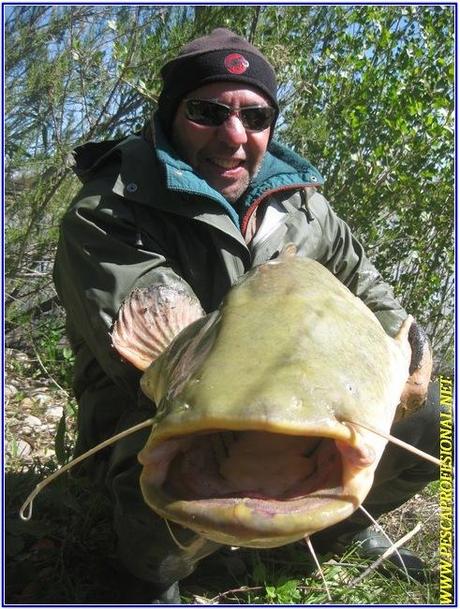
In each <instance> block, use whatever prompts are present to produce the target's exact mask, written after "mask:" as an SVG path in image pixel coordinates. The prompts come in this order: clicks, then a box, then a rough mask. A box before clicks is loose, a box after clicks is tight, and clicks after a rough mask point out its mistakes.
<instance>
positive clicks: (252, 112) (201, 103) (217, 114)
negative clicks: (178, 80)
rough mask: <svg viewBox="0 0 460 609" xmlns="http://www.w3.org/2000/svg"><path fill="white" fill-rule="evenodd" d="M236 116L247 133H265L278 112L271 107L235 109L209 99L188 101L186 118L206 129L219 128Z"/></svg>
mask: <svg viewBox="0 0 460 609" xmlns="http://www.w3.org/2000/svg"><path fill="white" fill-rule="evenodd" d="M232 114H236V116H238V118H239V119H240V121H241V122H242V124H243V127H244V128H245V129H246V130H247V131H264V130H265V129H268V127H270V126H271V124H272V123H273V119H274V118H275V115H276V110H275V109H274V108H272V107H271V106H245V107H243V108H239V109H235V108H232V107H231V106H226V105H225V104H220V103H218V102H214V101H209V100H207V99H188V100H187V101H186V102H185V116H186V117H187V118H188V120H189V121H192V122H194V123H197V124H198V125H205V126H206V127H219V125H222V123H224V122H225V121H226V120H227V119H228V118H229V117H230V116H231V115H232Z"/></svg>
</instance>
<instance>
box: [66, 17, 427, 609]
mask: <svg viewBox="0 0 460 609" xmlns="http://www.w3.org/2000/svg"><path fill="white" fill-rule="evenodd" d="M161 73H162V77H163V83H164V84H163V90H162V93H161V96H160V99H159V105H158V111H157V112H156V114H155V116H154V117H153V119H152V122H151V124H150V125H149V126H148V127H147V128H146V129H145V130H144V132H143V133H142V135H139V136H132V137H129V138H126V139H124V140H121V141H119V142H104V143H101V144H88V145H86V146H82V147H80V148H79V149H77V151H76V167H75V171H76V173H77V175H79V177H80V179H81V180H82V181H83V183H84V185H83V188H82V190H81V191H80V193H79V195H78V196H77V197H76V199H75V201H74V202H73V204H72V205H71V207H70V209H69V211H68V212H67V214H66V215H65V217H64V219H63V223H62V230H61V237H60V242H59V248H58V254H57V258H56V266H55V282H56V288H57V291H58V294H59V296H60V298H61V301H62V303H63V305H64V307H65V308H66V311H67V327H68V334H69V337H70V340H71V344H72V347H73V349H74V352H75V356H76V366H75V381H74V389H75V393H76V397H77V400H78V403H79V417H78V443H77V448H76V452H77V453H81V452H83V451H84V450H86V449H87V448H89V447H91V446H93V445H95V444H96V443H98V442H100V441H102V440H103V439H105V438H107V437H109V436H111V435H112V434H114V433H116V432H118V431H120V430H122V429H124V428H127V427H129V426H130V425H133V424H135V423H137V422H139V421H141V420H144V419H146V418H149V417H150V416H151V415H152V408H153V405H152V404H148V403H146V400H145V399H143V398H142V396H141V395H140V394H139V390H138V384H139V373H138V372H137V371H136V370H135V369H134V368H133V367H131V366H129V365H128V364H127V363H125V362H123V361H121V359H120V357H119V356H117V354H116V352H115V350H114V349H113V347H112V345H111V340H110V330H111V327H112V325H113V323H114V321H116V320H117V314H118V311H119V309H120V307H121V305H122V303H123V302H124V301H125V302H126V301H127V300H129V298H130V295H131V294H132V293H133V290H135V289H137V290H139V289H141V290H143V289H146V288H148V287H149V286H152V285H159V284H166V285H168V286H171V287H173V288H174V287H178V288H180V289H184V287H185V289H186V290H189V291H190V292H193V293H194V294H195V295H196V296H197V297H198V298H199V300H200V302H201V305H202V307H203V309H204V310H205V311H206V312H210V311H212V310H214V309H216V308H217V307H218V305H219V304H220V302H221V300H222V298H223V297H224V295H225V294H226V292H227V291H228V290H229V288H230V287H231V286H232V285H233V284H234V283H235V282H236V281H237V280H238V278H240V277H241V276H242V275H243V274H244V273H245V272H246V271H248V270H249V269H250V268H252V267H253V266H255V265H257V264H260V263H262V262H265V261H267V260H269V259H270V258H273V257H276V256H277V255H278V253H279V252H280V251H281V249H282V248H283V246H284V245H285V244H287V243H295V244H296V246H297V250H298V253H299V254H300V255H302V256H306V257H310V258H314V259H317V260H319V261H320V262H321V263H323V264H324V265H325V266H326V267H327V268H328V269H329V270H331V271H332V272H333V273H334V274H335V275H336V276H337V277H338V278H339V279H340V280H341V281H342V282H343V283H344V284H345V285H347V286H348V287H349V288H350V289H351V290H352V291H353V292H354V293H355V294H356V295H358V296H359V297H360V298H361V299H362V300H363V301H364V302H365V303H366V304H367V305H368V306H369V307H370V308H371V309H372V310H373V312H374V313H375V315H376V316H377V318H378V319H379V321H380V322H381V324H382V326H383V327H384V329H385V330H386V331H387V333H388V334H390V335H393V336H394V335H395V334H396V332H397V330H398V329H399V327H400V325H401V322H402V321H403V320H404V319H405V318H406V317H407V313H406V312H405V311H404V310H403V308H402V307H401V305H400V304H399V303H398V302H397V301H396V300H395V299H394V297H393V295H392V292H391V290H390V288H389V287H388V286H387V285H386V284H385V283H384V282H383V281H382V278H381V277H380V275H379V273H378V272H377V271H376V270H375V268H374V267H373V266H372V265H371V264H370V262H369V261H368V260H367V258H366V256H365V254H364V252H363V249H362V247H361V245H360V244H359V243H358V242H357V241H356V240H355V239H354V238H353V236H352V234H351V232H350V229H349V228H348V226H347V225H346V224H345V223H344V222H343V221H342V220H340V219H339V218H338V217H337V216H336V215H335V214H334V212H333V211H332V209H331V208H330V206H329V205H328V203H327V202H326V201H325V199H324V198H323V197H322V196H321V195H320V194H319V192H318V189H317V187H318V186H319V185H320V183H321V182H322V178H321V176H320V175H319V174H318V172H317V171H316V169H314V168H313V167H312V166H311V165H310V163H309V162H308V161H305V160H303V159H301V158H300V157H299V156H297V155H296V154H295V153H293V152H291V151H290V150H288V149H287V148H285V147H283V146H281V145H279V144H277V143H276V142H274V141H273V140H272V137H273V131H274V128H275V123H276V119H277V116H278V112H279V108H278V102H277V85H276V78H275V74H274V71H273V68H272V67H271V65H270V64H269V63H268V62H267V60H266V58H265V57H264V56H263V55H262V54H261V53H260V52H259V51H258V50H257V49H256V48H255V47H253V46H252V45H251V44H250V43H249V42H247V41H246V40H245V39H243V38H241V37H239V36H237V35H235V34H233V33H232V32H230V31H228V30H225V29H217V30H214V31H213V32H212V33H211V34H210V35H209V36H204V37H202V38H199V39H196V40H194V41H192V42H191V43H190V44H188V45H186V46H185V47H184V48H183V49H182V50H181V52H180V53H179V55H178V56H177V57H176V58H175V59H173V60H172V61H170V62H168V63H167V64H166V65H165V66H164V67H163V69H162V72H161ZM411 346H412V348H413V360H412V369H413V374H412V375H411V378H410V379H409V381H408V385H407V387H408V390H407V393H408V395H407V396H405V398H404V401H405V402H406V403H409V402H410V401H411V400H412V401H416V402H420V401H422V400H423V399H424V396H425V394H426V387H427V384H428V379H429V371H430V366H431V359H430V354H429V348H428V346H427V343H426V339H424V338H423V333H421V332H420V331H418V329H417V328H416V327H415V326H414V330H413V331H412V332H411ZM420 412H423V415H422V416H419V418H418V419H417V415H414V416H413V417H410V418H409V419H407V420H408V421H410V423H409V424H408V425H406V427H405V429H404V433H402V434H401V435H403V436H404V434H405V436H404V437H405V438H406V439H409V441H412V442H413V443H416V444H418V445H419V446H421V447H423V448H425V450H427V449H428V450H430V451H436V447H435V446H433V444H434V440H432V439H431V435H434V436H435V437H436V434H432V426H433V423H432V422H431V421H432V420H434V419H435V414H433V412H434V410H433V409H427V408H425V409H422V411H420ZM416 419H417V421H416ZM403 423H404V421H403ZM397 432H398V430H396V433H397ZM147 435H148V434H147V432H145V433H144V432H139V433H137V434H136V435H134V436H132V437H130V438H127V439H126V440H124V441H121V442H120V443H119V444H118V445H116V446H115V447H114V448H113V449H112V450H110V451H109V452H108V453H107V452H104V453H102V454H100V455H99V456H96V457H94V458H93V460H92V462H91V464H90V466H89V467H90V469H91V473H92V475H94V476H95V477H96V476H99V479H100V480H101V481H103V482H104V484H105V485H106V487H107V489H108V491H109V493H110V495H111V497H112V498H113V502H114V514H115V516H114V522H115V529H116V531H117V535H118V540H119V554H120V558H121V560H122V562H123V563H124V564H125V566H126V567H127V568H128V570H129V571H130V572H131V573H132V574H133V575H135V576H136V577H137V578H139V581H140V582H146V586H145V588H146V591H145V594H146V596H148V595H150V598H151V599H153V598H156V599H157V601H156V602H163V603H166V602H174V601H175V602H179V596H178V588H177V584H176V582H177V580H178V579H181V578H183V577H185V576H187V575H188V574H190V573H191V572H192V571H193V569H194V567H195V565H196V562H197V561H198V560H199V559H200V558H202V557H204V556H206V555H207V554H209V553H211V552H213V551H215V550H216V549H217V548H218V545H217V544H214V543H212V542H206V541H204V540H202V539H200V538H199V537H198V536H197V535H195V534H194V533H192V532H191V531H188V530H186V529H183V528H181V527H174V532H175V535H176V537H177V538H178V539H179V541H180V543H181V545H183V546H185V547H187V548H188V549H187V550H185V549H181V548H179V547H178V546H177V545H176V544H174V542H173V541H172V540H171V537H170V535H169V532H168V531H167V529H166V527H165V524H164V523H163V521H162V520H161V519H160V518H158V517H157V516H156V515H155V514H153V513H152V512H151V511H150V510H149V509H148V508H147V507H146V505H145V504H144V502H143V500H142V497H141V495H140V491H139V484H138V477H139V470H140V466H139V464H138V463H137V460H136V454H137V452H138V451H139V450H140V449H141V448H142V446H143V444H144V443H145V441H146V438H147ZM412 436H413V437H412ZM380 469H381V477H380V478H379V475H377V478H376V483H375V485H374V488H373V490H372V491H371V495H370V499H369V507H370V509H371V511H372V512H373V513H374V515H379V514H380V513H382V512H384V511H388V510H389V509H393V508H394V507H396V506H398V505H400V504H401V503H403V502H404V501H406V500H407V499H408V498H409V497H411V496H412V495H413V494H414V493H415V492H416V491H417V490H419V489H421V488H423V486H425V484H426V483H427V481H428V480H430V479H433V478H435V477H436V471H435V468H434V467H432V466H427V465H426V464H425V463H422V462H421V461H420V460H419V459H416V458H414V459H411V458H408V457H407V456H406V455H404V456H403V457H401V454H400V453H398V452H397V451H396V450H392V449H389V450H387V451H386V455H385V456H384V458H383V460H382V467H381V468H380ZM382 485H383V486H382ZM390 488H391V493H390V490H389V489H390ZM366 526H367V523H366V524H364V523H362V522H361V520H360V519H359V518H357V519H356V521H354V520H353V519H349V520H348V521H347V522H346V523H345V525H344V527H345V528H340V526H339V528H338V529H337V530H335V527H333V528H334V531H332V532H329V533H328V532H326V538H327V537H328V536H329V539H326V538H325V537H324V536H323V538H322V540H320V541H322V542H324V540H325V539H326V541H330V540H331V539H332V540H335V539H336V538H337V536H338V535H339V534H341V533H343V532H347V533H349V532H350V531H351V532H355V531H356V530H360V529H363V528H364V527H366ZM371 541H372V540H371ZM380 542H381V540H378V544H380ZM374 545H375V544H374ZM147 583H150V587H149V585H147ZM139 586H140V587H142V586H141V584H139ZM128 600H130V601H131V602H135V601H145V600H148V599H147V598H142V599H141V598H134V597H132V598H130V599H128Z"/></svg>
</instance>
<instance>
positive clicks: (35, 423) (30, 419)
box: [23, 398, 43, 428]
mask: <svg viewBox="0 0 460 609" xmlns="http://www.w3.org/2000/svg"><path fill="white" fill-rule="evenodd" d="M26 399H27V398H26ZM23 401H25V400H23ZM24 425H29V426H30V427H32V428H34V427H41V426H42V425H43V423H42V422H41V420H40V419H39V418H38V417H34V416H33V415H32V414H29V415H27V416H26V417H25V419H24Z"/></svg>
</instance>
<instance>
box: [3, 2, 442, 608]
mask: <svg viewBox="0 0 460 609" xmlns="http://www.w3.org/2000/svg"><path fill="white" fill-rule="evenodd" d="M219 26H225V27H229V28H231V29H233V30H235V31H236V32H238V33H240V34H242V35H245V36H247V37H248V38H249V39H250V40H251V41H252V42H253V43H254V44H256V45H258V46H259V47H260V48H261V50H262V51H263V52H264V53H265V54H266V55H267V57H268V58H269V59H270V61H271V62H272V63H273V65H274V66H275V69H276V72H277V75H278V78H279V82H280V105H281V109H282V118H281V121H280V124H279V126H278V128H277V137H278V138H279V139H281V140H282V141H283V142H284V143H286V144H287V145H289V146H292V147H293V148H294V149H295V150H297V151H298V152H299V153H300V154H302V155H304V156H306V157H308V158H309V159H310V160H311V162H312V163H313V164H314V165H316V166H317V167H318V168H319V169H320V171H321V172H322V173H323V175H324V176H325V177H326V184H325V187H324V193H325V195H326V197H327V198H328V199H329V200H330V201H331V203H332V205H333V207H334V208H335V209H336V211H337V212H338V213H339V215H341V216H342V217H343V218H345V219H346V220H347V221H348V222H349V223H350V225H351V226H352V228H353V229H354V231H355V232H356V234H357V235H358V236H359V237H360V239H361V240H362V241H363V243H364V244H365V246H366V250H367V252H368V254H369V255H370V257H371V258H372V259H373V261H374V262H375V264H376V266H377V267H378V268H379V270H380V271H381V273H382V274H383V275H384V277H385V278H386V279H387V280H388V281H389V282H390V283H391V284H392V285H393V286H394V288H395V291H396V293H397V295H398V297H399V298H400V299H401V301H402V302H403V304H404V306H405V307H406V309H407V310H408V311H409V312H411V313H412V314H413V315H414V316H415V317H416V318H417V319H418V320H419V321H420V322H421V323H422V325H424V326H425V327H426V329H427V331H428V334H429V336H430V338H431V341H432V344H433V348H434V355H435V362H436V366H437V371H441V372H444V373H445V374H447V375H450V374H449V373H450V372H451V369H452V367H453V289H454V281H453V266H454V249H453V226H454V190H453V188H454V183H453V182H454V175H453V162H454V161H453V160H454V135H453V121H454V90H453V85H454V7H452V6H449V5H445V6H441V5H439V6H435V5H431V6H429V5H420V6H414V5H411V6H409V5H408V6H369V5H356V6H325V5H318V6H257V5H252V6H247V7H243V6H231V7H230V6H129V5H126V6H109V5H93V6H91V5H87V6H84V5H76V6H70V5H67V6H57V5H24V6H10V7H8V11H6V14H5V60H6V62H5V63H6V65H5V79H6V81H5V91H6V99H5V128H6V222H5V227H6V229H5V233H6V234H5V237H6V241H5V254H6V301H5V307H6V338H7V346H8V347H9V350H8V352H7V364H8V378H7V383H8V382H10V381H11V380H14V381H15V382H16V386H17V388H16V390H15V391H16V392H15V393H14V394H13V393H12V394H11V397H10V398H9V402H8V404H7V441H8V455H9V460H8V466H7V471H8V473H7V482H8V489H9V491H8V497H7V528H8V543H7V554H8V558H9V565H10V566H9V571H8V579H7V585H8V587H9V595H10V600H11V601H12V602H25V603H27V602H41V603H45V604H46V603H50V602H62V603H65V602H79V603H84V602H90V601H94V600H97V599H100V602H104V601H106V602H113V594H114V590H116V587H117V585H119V581H118V580H119V577H118V574H117V572H116V570H115V568H114V567H113V566H112V559H113V553H114V545H113V544H114V541H113V538H112V533H111V530H110V524H109V520H108V519H107V513H108V512H107V510H108V506H107V505H106V503H105V500H104V498H102V497H99V496H97V494H95V493H94V492H93V490H92V489H91V488H90V487H89V486H88V485H87V484H86V483H85V482H84V481H83V480H81V479H70V480H67V481H66V480H63V481H60V482H57V483H56V484H55V485H53V486H52V487H51V488H50V489H47V491H46V493H44V496H43V497H42V498H40V499H38V500H37V505H36V506H35V518H34V520H33V521H32V522H30V523H22V522H20V521H18V520H17V511H18V509H19V506H20V504H21V502H22V501H23V500H24V499H25V497H26V495H27V494H28V492H30V490H31V488H32V487H33V485H34V484H35V482H36V481H37V480H38V479H40V478H42V477H43V476H44V475H46V473H47V472H49V471H52V470H53V469H55V468H56V467H57V465H58V463H63V462H65V461H66V460H67V459H68V458H69V455H70V447H71V445H72V440H73V436H72V434H73V431H72V430H73V426H74V421H75V405H74V403H73V402H72V399H71V389H70V383H71V379H70V377H71V366H72V354H71V351H70V348H69V345H68V344H67V342H66V340H65V332H64V319H63V313H62V310H61V309H60V308H59V305H58V303H57V302H56V298H55V293H54V289H53V285H52V276H51V270H52V263H53V259H54V253H55V248H56V242H57V238H58V227H59V222H60V218H61V217H62V214H63V213H64V211H65V209H66V207H67V206H68V204H69V203H70V201H71V199H72V197H73V195H74V194H75V193H76V192H77V190H78V180H77V179H76V178H75V177H74V176H73V175H72V171H71V167H70V165H71V150H72V148H73V147H74V146H75V145H77V144H79V143H82V142H85V141H88V140H101V139H108V138H116V137H121V136H123V135H125V134H128V133H130V132H132V131H135V130H137V129H139V128H140V127H141V126H142V124H143V123H144V121H145V120H146V119H147V117H148V116H149V115H150V113H151V112H152V109H154V107H155V101H156V99H157V97H158V94H159V91H160V88H161V82H160V78H159V68H160V66H161V65H162V64H163V63H164V61H165V60H166V59H168V58H170V57H172V56H173V55H174V54H175V53H176V52H177V50H178V49H179V48H180V47H181V46H182V44H184V43H185V42H186V41H187V40H189V39H190V38H191V37H194V36H198V35H201V34H204V33H208V32H210V31H211V29H213V28H214V27H219ZM21 354H22V355H21ZM19 355H21V357H19ZM42 387H46V391H47V392H48V394H49V395H51V396H52V398H53V399H54V400H55V401H56V402H57V403H59V404H61V405H62V406H63V414H62V416H61V418H60V422H59V421H58V422H56V425H55V427H54V429H53V431H52V432H46V433H45V432H43V431H41V432H40V434H41V439H40V438H38V437H35V438H34V442H35V443H34V442H32V444H33V450H34V453H33V454H35V453H36V451H37V447H39V448H40V449H42V448H43V446H42V445H43V444H47V450H48V449H49V450H50V451H51V453H55V455H56V457H54V456H53V457H50V456H46V455H48V452H46V451H45V452H40V453H39V455H40V456H38V457H36V456H35V457H34V456H33V457H32V458H30V459H29V460H25V459H24V453H23V450H24V447H23V446H21V444H20V439H21V438H22V436H21V429H22V427H21V426H22V418H21V417H22V416H23V414H24V410H27V412H28V414H31V415H33V416H34V415H38V416H40V414H41V409H42V406H41V402H40V401H39V400H35V398H34V399H31V397H30V396H31V395H32V393H31V392H32V390H33V389H34V390H35V389H37V388H40V390H41V388H42ZM32 397H33V396H32ZM26 401H27V404H25V402H26ZM26 406H27V408H26ZM437 492H438V488H437V487H436V485H434V486H430V487H429V488H428V489H427V491H426V492H425V493H424V494H423V496H421V497H419V499H418V500H417V502H416V504H415V509H416V510H417V512H420V513H423V515H424V516H423V518H422V519H423V520H424V521H425V520H426V521H429V522H430V523H431V524H432V523H433V520H434V521H436V497H437ZM427 505H428V506H431V508H430V509H431V512H430V513H429V514H426V513H425V512H424V509H425V508H424V506H427ZM399 513H401V514H403V516H401V519H405V520H409V521H410V518H409V517H408V512H407V511H405V510H404V509H403V511H402V512H399ZM433 514H434V518H433ZM389 525H390V529H391V530H393V531H394V532H395V534H396V535H398V536H401V535H402V534H403V533H404V532H405V530H404V526H402V525H401V523H396V524H395V522H394V521H393V520H391V519H390V522H389ZM412 526H413V524H412ZM409 528H411V527H409ZM418 537H420V535H419V536H418ZM421 538H422V541H415V540H414V543H418V544H419V548H418V549H419V550H421V553H422V555H424V556H425V557H426V559H427V560H428V564H429V568H430V574H431V576H432V579H433V585H431V584H427V585H420V584H417V583H415V582H412V583H411V584H408V583H407V582H405V580H404V579H396V578H394V577H393V578H391V579H388V578H383V577H382V576H381V575H380V574H379V573H373V574H372V575H371V576H369V577H368V578H366V579H365V580H364V581H363V582H362V583H361V584H360V585H359V586H356V587H354V586H351V585H350V583H351V582H352V581H353V580H354V579H355V578H356V577H357V576H358V575H359V573H362V571H363V568H364V566H363V565H362V563H361V561H359V560H358V559H357V558H356V556H355V555H354V554H347V555H345V556H342V557H341V558H337V557H335V558H334V559H332V557H325V558H324V560H325V564H324V571H325V577H326V579H327V580H328V584H329V587H330V589H331V595H332V598H333V602H335V603H339V602H340V603H359V604H364V603H377V602H378V603H381V602H386V603H390V604H408V603H435V602H437V598H438V597H437V588H436V586H437V584H436V578H437V568H438V566H437V561H436V552H437V530H436V527H431V526H427V527H426V528H425V529H424V531H423V533H422V534H421ZM233 555H235V556H237V557H239V558H241V560H240V562H241V563H242V564H243V566H244V569H243V571H242V574H241V573H240V574H239V575H238V576H235V575H232V571H231V569H230V567H228V564H227V566H225V565H224V567H222V566H221V568H220V571H219V572H218V573H217V574H216V577H215V578H214V579H213V577H212V575H210V573H211V571H212V568H211V567H212V565H213V559H212V558H211V559H209V560H208V561H205V562H204V563H203V566H202V567H200V571H199V572H198V574H197V575H195V576H193V577H191V578H189V580H187V581H186V582H185V584H184V586H183V593H184V597H185V598H186V599H188V600H193V601H194V602H204V600H203V599H204V598H206V599H207V601H208V602H211V601H212V599H214V602H220V603H238V602H240V603H267V604H277V603H287V604H289V603H309V604H313V603H325V602H327V596H326V593H325V590H324V586H323V584H322V583H321V581H320V579H319V577H318V576H317V574H316V569H315V567H314V566H313V564H312V563H311V561H310V559H309V558H308V557H307V556H306V549H305V548H304V547H300V546H298V545H296V546H292V547H288V548H284V549H281V550H277V551H273V552H272V551H270V552H268V551H267V552H256V551H246V550H240V551H238V552H235V553H232V556H233ZM227 558H228V557H227ZM228 562H229V564H232V561H228V560H227V563H228ZM233 562H235V561H234V560H233ZM236 562H238V561H236ZM224 563H225V561H224ZM240 567H241V565H240ZM240 571H241V569H240ZM244 588H246V589H244Z"/></svg>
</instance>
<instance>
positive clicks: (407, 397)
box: [395, 322, 433, 420]
mask: <svg viewBox="0 0 460 609" xmlns="http://www.w3.org/2000/svg"><path fill="white" fill-rule="evenodd" d="M408 339H409V344H410V346H411V349H412V356H411V362H410V366H409V378H408V379H407V381H406V385H405V387H404V389H403V392H402V395H401V401H400V404H399V406H398V410H397V412H396V417H395V420H399V419H402V418H404V417H407V416H408V415H410V414H412V413H413V412H415V411H416V410H418V409H419V408H420V407H421V406H422V405H423V403H424V401H425V399H426V395H427V392H428V384H429V382H430V378H431V370H432V367H433V359H432V356H431V347H430V343H429V340H428V337H427V335H426V334H425V331H424V330H423V329H422V328H421V327H420V326H418V325H417V323H416V322H414V323H413V324H412V325H411V327H410V330H409V335H408Z"/></svg>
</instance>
